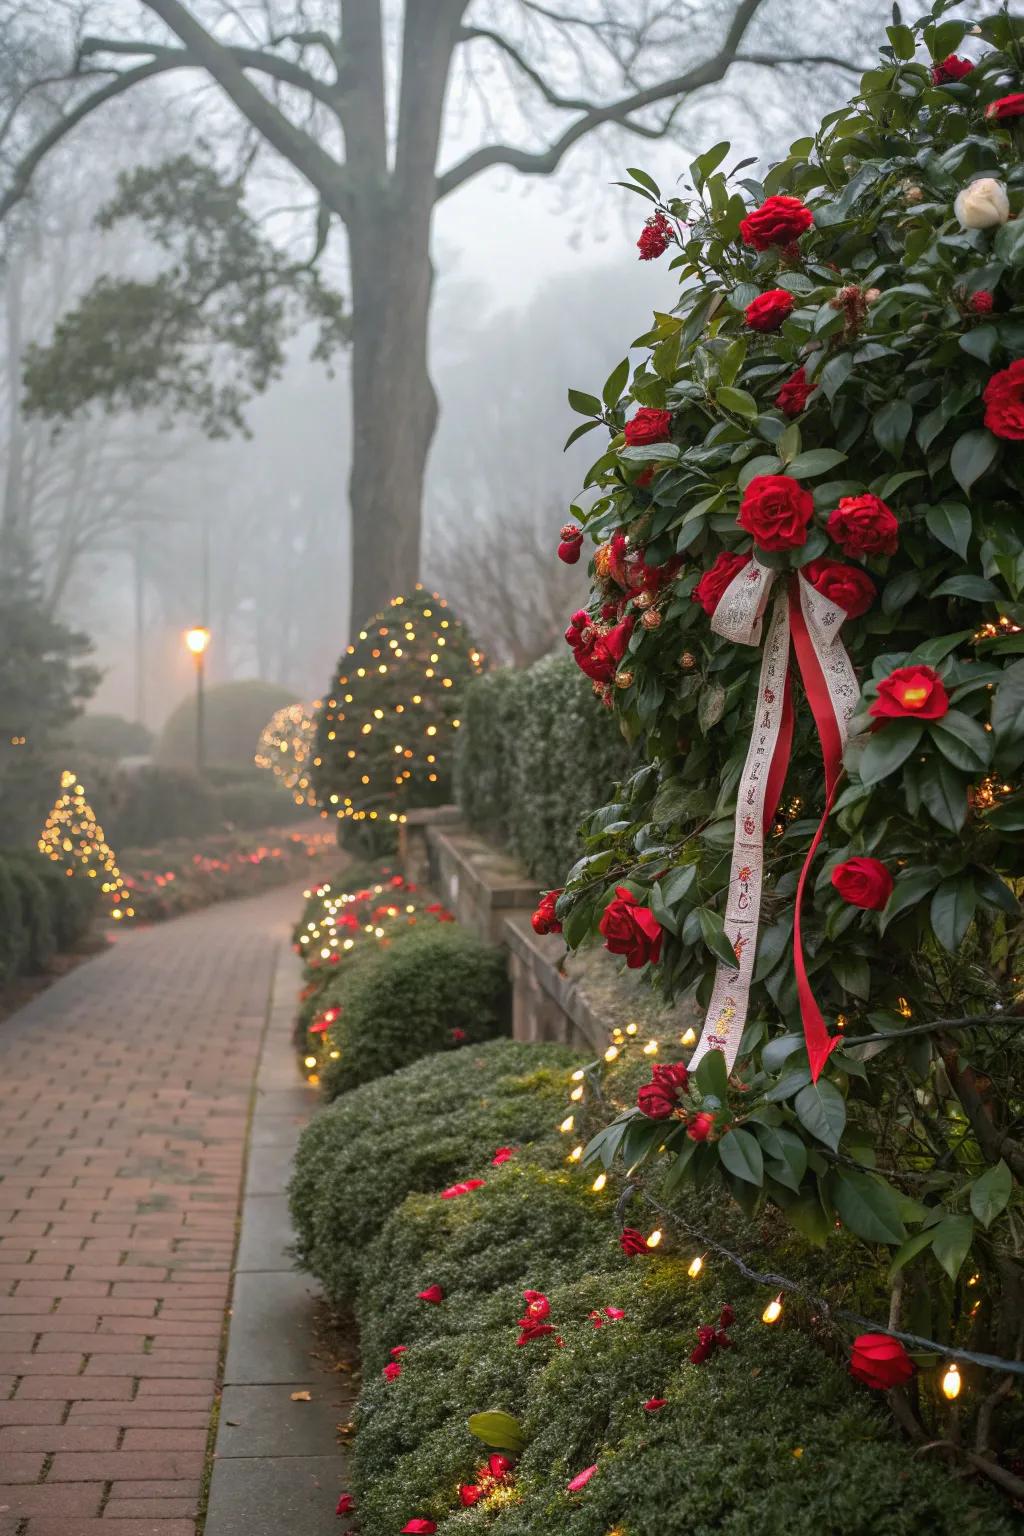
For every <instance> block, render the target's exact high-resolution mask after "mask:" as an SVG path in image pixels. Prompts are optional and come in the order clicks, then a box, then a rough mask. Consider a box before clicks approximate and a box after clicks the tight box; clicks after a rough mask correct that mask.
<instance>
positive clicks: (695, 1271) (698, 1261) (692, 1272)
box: [686, 1253, 704, 1280]
mask: <svg viewBox="0 0 1024 1536" xmlns="http://www.w3.org/2000/svg"><path fill="white" fill-rule="evenodd" d="M703 1268H704V1255H703V1254H702V1253H699V1254H698V1255H697V1257H696V1258H695V1259H691V1260H690V1265H689V1268H688V1269H687V1271H686V1273H687V1274H688V1275H689V1277H690V1279H691V1280H696V1278H697V1276H698V1275H699V1274H700V1272H701V1270H702V1269H703Z"/></svg>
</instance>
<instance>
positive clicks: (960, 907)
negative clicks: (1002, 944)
mask: <svg viewBox="0 0 1024 1536" xmlns="http://www.w3.org/2000/svg"><path fill="white" fill-rule="evenodd" d="M977 901H978V897H977V892H976V891H975V889H974V881H973V880H972V879H971V877H970V875H952V876H950V878H949V879H948V880H943V882H942V884H941V885H940V886H939V888H938V889H937V891H936V892H935V895H934V896H933V897H932V904H931V910H930V917H931V924H932V931H933V933H934V934H935V937H936V938H937V939H938V941H939V943H940V944H941V945H942V947H943V949H948V950H949V952H950V954H952V953H953V951H954V950H956V949H958V948H959V946H960V944H961V943H962V941H963V937H964V934H965V933H966V932H967V930H968V928H969V927H970V926H971V920H972V918H973V917H974V909H975V907H976V906H977Z"/></svg>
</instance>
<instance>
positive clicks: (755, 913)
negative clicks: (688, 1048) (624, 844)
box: [690, 560, 860, 1070]
mask: <svg viewBox="0 0 1024 1536" xmlns="http://www.w3.org/2000/svg"><path fill="white" fill-rule="evenodd" d="M776 575H777V573H776V572H775V571H773V570H771V569H769V568H768V567H767V566H763V565H760V564H759V563H758V561H757V560H751V562H750V564H749V565H746V566H744V567H743V569H742V570H741V571H740V572H739V573H738V574H737V575H736V576H735V577H734V578H733V580H732V581H731V582H730V584H729V586H728V587H727V588H726V590H725V592H724V593H723V595H722V597H721V599H720V601H719V603H718V605H717V607H716V608H715V612H714V614H713V616H712V619H711V628H712V629H713V630H714V631H715V633H716V634H719V635H722V636H724V637H725V638H726V639H728V640H732V641H734V642H735V643H736V644H737V645H757V644H758V642H759V641H760V638H761V628H762V620H763V616H764V613H765V610H766V608H767V606H768V602H769V599H770V597H771V593H772V589H773V587H774V585H775V581H776ZM795 586H796V589H797V590H798V591H799V595H800V607H801V611H802V614H803V617H804V621H805V623H806V626H807V630H808V633H809V635H810V637H811V641H812V643H813V646H814V652H815V657H816V660H817V662H818V664H819V665H820V668H821V673H822V676H823V678H824V682H825V687H826V689H827V691H828V699H829V703H830V706H831V709H832V711H833V713H834V716H835V725H836V728H837V731H838V734H839V740H840V743H841V744H845V742H846V738H847V730H848V722H849V719H850V716H851V715H852V714H853V712H854V710H855V709H856V706H857V700H858V698H859V694H860V690H859V688H858V686H857V679H856V675H855V673H854V670H853V667H852V665H851V663H850V659H849V657H848V656H847V654H846V650H845V648H844V646H843V644H842V641H841V640H840V638H839V630H840V627H841V625H842V623H843V620H844V619H845V618H846V613H845V611H844V609H842V608H840V607H839V606H838V605H837V604H836V603H833V602H831V601H830V600H829V599H828V598H827V597H823V596H822V594H821V593H820V592H816V591H815V589H814V588H813V587H812V586H811V585H810V583H809V582H808V581H807V580H806V579H805V578H804V577H803V576H800V577H799V579H798V581H797V582H796V584H795ZM790 601H791V593H790V589H789V587H788V586H787V585H782V584H780V585H779V587H778V588H777V590H776V591H775V597H774V601H773V603H772V613H771V618H770V620H769V624H768V633H767V637H766V639H765V643H764V653H763V656H762V658H761V675H760V678H759V680H758V691H757V710H756V713H755V717H754V727H753V731H752V734H751V737H750V745H749V747H748V749H747V756H746V761H745V762H744V764H743V771H742V773H741V775H740V779H739V785H738V789H737V794H736V822H735V830H734V833H733V846H732V856H731V864H730V875H729V894H728V897H727V900H726V908H725V935H726V938H727V940H728V942H729V943H730V944H731V945H732V948H733V952H734V954H735V956H736V964H735V966H730V965H727V964H726V963H725V961H723V960H720V961H719V962H718V966H717V968H716V971H715V980H714V985H713V987H712V991H711V1000H710V1002H709V1004H708V1010H707V1014H706V1017H705V1019H704V1026H703V1030H702V1032H701V1038H700V1041H699V1042H698V1045H697V1048H696V1050H695V1051H694V1053H693V1056H692V1057H691V1059H690V1067H691V1070H692V1069H693V1068H694V1067H695V1066H696V1065H697V1063H698V1062H699V1061H700V1059H701V1057H702V1056H705V1055H706V1054H707V1052H708V1051H722V1052H723V1053H724V1055H725V1061H726V1067H727V1068H728V1069H729V1070H731V1069H732V1066H733V1063H734V1062H735V1060H736V1056H737V1053H738V1051H739V1047H740V1041H741V1039H742V1037H743V1030H744V1027H745V1025H746V1021H747V1011H748V1007H749V1002H750V987H751V983H752V979H753V972H754V959H755V955H756V952H757V935H758V927H759V922H760V914H761V887H762V882H763V878H764V834H765V819H766V810H767V814H768V815H769V816H771V815H774V812H775V809H776V806H775V805H771V806H767V807H766V803H765V802H766V794H767V791H768V787H769V782H770V780H771V779H772V777H773V775H772V767H773V764H775V759H776V754H777V751H778V749H779V746H780V737H781V736H782V735H783V734H784V716H785V707H786V686H787V676H788V672H789V652H790ZM784 750H786V751H787V752H788V737H787V742H786V743H785V744H784ZM784 770H785V765H784V764H782V763H779V764H777V765H776V774H775V776H774V777H775V778H776V780H778V779H779V778H780V776H781V773H783V772H784ZM780 787H781V784H780V783H778V782H777V783H775V785H774V788H775V790H776V793H777V791H778V789H779V788H780Z"/></svg>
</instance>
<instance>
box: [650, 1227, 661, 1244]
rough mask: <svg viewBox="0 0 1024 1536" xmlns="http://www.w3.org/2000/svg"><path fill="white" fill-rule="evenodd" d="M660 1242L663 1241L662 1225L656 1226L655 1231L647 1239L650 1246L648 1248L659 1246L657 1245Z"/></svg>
mask: <svg viewBox="0 0 1024 1536" xmlns="http://www.w3.org/2000/svg"><path fill="white" fill-rule="evenodd" d="M660 1242H661V1228H660V1227H655V1229H654V1231H653V1232H652V1233H651V1234H650V1236H649V1237H648V1239H647V1246H648V1248H657V1246H658V1244H659V1243H660Z"/></svg>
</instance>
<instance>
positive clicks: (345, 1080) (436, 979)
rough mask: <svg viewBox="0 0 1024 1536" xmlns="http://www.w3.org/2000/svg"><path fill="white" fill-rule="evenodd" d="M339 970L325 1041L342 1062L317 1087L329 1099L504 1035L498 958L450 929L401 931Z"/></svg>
mask: <svg viewBox="0 0 1024 1536" xmlns="http://www.w3.org/2000/svg"><path fill="white" fill-rule="evenodd" d="M346 964H347V969H346V968H345V967H344V966H343V967H342V971H343V972H344V974H343V975H339V980H338V1001H339V1002H340V1004H341V1009H342V1012H341V1017H340V1018H339V1020H338V1021H337V1023H336V1024H333V1025H332V1026H331V1035H330V1040H331V1045H332V1047H334V1048H335V1049H337V1050H339V1051H340V1053H341V1054H340V1055H339V1056H338V1057H337V1058H336V1059H334V1060H333V1061H332V1060H328V1061H327V1062H326V1063H325V1066H324V1072H323V1076H322V1079H321V1081H322V1084H323V1088H324V1093H325V1095H326V1097H327V1098H329V1099H333V1098H336V1097H337V1095H338V1094H339V1093H346V1092H348V1090H349V1089H351V1088H357V1087H358V1086H359V1085H360V1083H367V1082H370V1081H371V1080H372V1079H373V1078H375V1077H380V1076H382V1075H383V1074H384V1073H386V1072H395V1071H397V1070H398V1068H399V1067H404V1066H407V1065H408V1064H409V1062H411V1061H415V1060H416V1059H417V1058H418V1057H420V1056H426V1055H428V1054H429V1053H430V1052H432V1051H440V1050H443V1049H444V1048H445V1047H446V1046H447V1047H452V1046H455V1045H457V1044H459V1043H461V1042H463V1041H465V1042H467V1043H470V1044H472V1043H474V1042H478V1041H481V1040H487V1039H490V1038H492V1037H493V1036H495V1035H499V1034H503V1033H505V1032H506V1030H507V1024H508V979H507V974H506V969H505V958H504V955H503V953H502V951H501V950H500V949H497V948H496V947H494V946H493V945H490V944H484V943H482V942H481V940H480V939H478V938H476V937H474V935H473V934H471V933H469V932H467V931H466V930H465V929H463V928H457V927H455V926H454V924H447V923H445V924H433V925H432V926H431V927H429V928H427V927H416V928H409V929H406V930H405V931H403V932H401V933H400V935H399V936H396V938H395V939H393V940H392V942H391V943H390V944H389V945H388V946H387V947H384V946H381V947H380V948H377V949H375V950H373V951H369V952H364V953H363V954H362V955H361V956H360V958H359V962H358V963H356V964H353V963H352V960H351V959H350V960H349V961H348V962H346Z"/></svg>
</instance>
